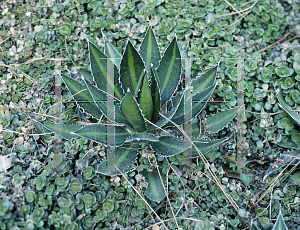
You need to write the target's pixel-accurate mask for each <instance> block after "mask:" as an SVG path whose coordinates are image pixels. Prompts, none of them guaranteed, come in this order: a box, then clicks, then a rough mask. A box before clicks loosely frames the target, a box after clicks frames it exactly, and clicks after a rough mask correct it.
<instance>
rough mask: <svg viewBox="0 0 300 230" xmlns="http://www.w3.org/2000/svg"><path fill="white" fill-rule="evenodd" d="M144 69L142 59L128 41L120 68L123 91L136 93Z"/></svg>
mask: <svg viewBox="0 0 300 230" xmlns="http://www.w3.org/2000/svg"><path fill="white" fill-rule="evenodd" d="M144 69H145V65H144V63H143V60H142V58H141V57H140V55H139V53H138V52H137V51H136V49H135V48H134V47H133V45H132V44H131V42H130V40H128V42H127V46H126V49H125V52H124V55H123V59H122V61H121V68H120V75H121V82H122V87H123V89H128V88H129V89H130V91H131V92H135V91H136V88H137V87H138V82H139V80H140V76H141V74H142V73H143V71H144Z"/></svg>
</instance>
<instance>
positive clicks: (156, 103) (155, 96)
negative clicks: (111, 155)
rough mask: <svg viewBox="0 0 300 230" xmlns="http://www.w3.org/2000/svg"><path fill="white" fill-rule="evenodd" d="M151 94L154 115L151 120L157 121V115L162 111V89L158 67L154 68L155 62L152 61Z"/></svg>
mask: <svg viewBox="0 0 300 230" xmlns="http://www.w3.org/2000/svg"><path fill="white" fill-rule="evenodd" d="M151 76H152V77H151V96H152V101H153V116H152V119H151V121H152V122H155V121H156V119H157V116H158V114H159V111H160V104H161V96H160V90H159V87H158V81H157V79H158V77H157V72H156V69H155V68H154V66H153V64H152V63H151Z"/></svg>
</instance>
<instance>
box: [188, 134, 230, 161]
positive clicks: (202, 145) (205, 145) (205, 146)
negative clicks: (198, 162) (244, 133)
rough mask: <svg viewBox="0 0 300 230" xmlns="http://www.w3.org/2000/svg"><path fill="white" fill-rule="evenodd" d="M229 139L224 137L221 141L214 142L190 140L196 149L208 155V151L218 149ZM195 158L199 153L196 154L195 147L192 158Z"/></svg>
mask: <svg viewBox="0 0 300 230" xmlns="http://www.w3.org/2000/svg"><path fill="white" fill-rule="evenodd" d="M229 138H230V137H224V138H222V139H216V140H205V139H196V138H193V139H192V140H193V142H194V144H195V145H196V146H197V148H198V149H199V151H200V152H201V153H202V154H205V153H208V152H209V151H210V150H212V149H214V148H216V147H218V146H219V145H220V144H222V143H224V142H225V141H227V140H228V139H229ZM195 157H199V153H198V152H197V150H196V149H195V147H193V150H192V158H195Z"/></svg>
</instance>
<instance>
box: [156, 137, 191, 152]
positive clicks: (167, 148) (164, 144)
mask: <svg viewBox="0 0 300 230" xmlns="http://www.w3.org/2000/svg"><path fill="white" fill-rule="evenodd" d="M152 149H153V150H154V151H155V152H156V153H157V154H158V155H161V156H165V157H170V156H174V155H177V154H179V153H182V152H183V151H185V150H186V149H188V148H186V149H184V140H182V139H179V138H176V137H171V136H161V137H159V141H158V142H154V143H152Z"/></svg>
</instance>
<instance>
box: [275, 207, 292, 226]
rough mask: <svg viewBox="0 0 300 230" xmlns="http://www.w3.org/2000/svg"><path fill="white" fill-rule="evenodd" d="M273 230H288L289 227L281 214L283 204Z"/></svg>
mask: <svg viewBox="0 0 300 230" xmlns="http://www.w3.org/2000/svg"><path fill="white" fill-rule="evenodd" d="M272 230H288V228H287V226H286V224H285V222H284V219H283V216H282V214H281V206H280V208H279V214H278V216H277V220H276V222H275V225H274V227H273V229H272Z"/></svg>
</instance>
